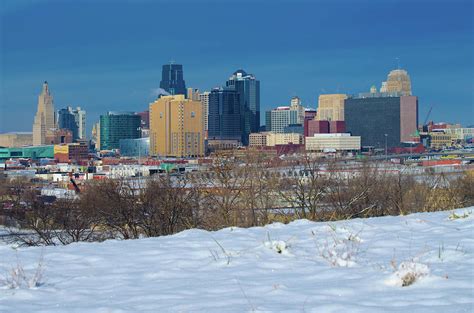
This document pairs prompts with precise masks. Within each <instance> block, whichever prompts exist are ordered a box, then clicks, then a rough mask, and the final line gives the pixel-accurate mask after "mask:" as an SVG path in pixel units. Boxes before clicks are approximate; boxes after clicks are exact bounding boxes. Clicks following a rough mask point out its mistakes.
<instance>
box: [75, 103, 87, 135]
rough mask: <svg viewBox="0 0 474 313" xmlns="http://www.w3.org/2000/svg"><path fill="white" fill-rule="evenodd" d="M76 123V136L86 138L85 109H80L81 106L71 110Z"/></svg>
mask: <svg viewBox="0 0 474 313" xmlns="http://www.w3.org/2000/svg"><path fill="white" fill-rule="evenodd" d="M72 113H73V114H74V118H75V120H76V124H77V126H78V128H79V131H78V137H79V139H82V140H85V139H86V111H85V110H82V109H81V107H77V108H76V109H75V110H72Z"/></svg>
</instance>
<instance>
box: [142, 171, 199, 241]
mask: <svg viewBox="0 0 474 313" xmlns="http://www.w3.org/2000/svg"><path fill="white" fill-rule="evenodd" d="M135 209H136V211H137V214H138V225H139V227H140V229H141V231H143V233H144V235H146V236H148V237H153V236H160V235H169V234H173V233H176V232H179V231H181V230H184V229H188V228H192V227H196V226H198V225H199V224H198V216H197V212H198V211H199V193H198V192H197V190H196V188H194V186H192V184H191V183H190V181H189V179H188V178H187V177H186V176H170V175H168V174H166V175H162V176H159V177H157V178H155V179H152V180H149V181H148V182H147V185H146V187H145V189H144V190H143V191H142V192H141V194H140V195H139V196H138V199H137V201H136V203H135Z"/></svg>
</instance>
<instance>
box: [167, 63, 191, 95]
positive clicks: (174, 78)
mask: <svg viewBox="0 0 474 313" xmlns="http://www.w3.org/2000/svg"><path fill="white" fill-rule="evenodd" d="M160 88H162V89H164V90H165V91H166V92H168V93H169V94H170V95H184V96H186V94H187V90H186V83H185V82H184V77H183V66H182V65H181V64H173V63H171V64H165V65H163V70H162V73H161V82H160Z"/></svg>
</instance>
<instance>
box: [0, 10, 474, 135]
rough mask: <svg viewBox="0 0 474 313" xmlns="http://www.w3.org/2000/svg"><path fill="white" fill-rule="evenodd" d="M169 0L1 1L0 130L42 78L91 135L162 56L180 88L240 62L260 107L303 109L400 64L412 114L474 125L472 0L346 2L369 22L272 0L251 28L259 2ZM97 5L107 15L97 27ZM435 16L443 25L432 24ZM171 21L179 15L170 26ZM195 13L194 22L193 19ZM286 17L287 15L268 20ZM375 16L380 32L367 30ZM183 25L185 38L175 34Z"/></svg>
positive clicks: (26, 124) (149, 77)
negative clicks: (257, 87) (295, 100)
mask: <svg viewBox="0 0 474 313" xmlns="http://www.w3.org/2000/svg"><path fill="white" fill-rule="evenodd" d="M18 3H19V4H18ZM178 3H179V4H173V3H169V2H158V3H156V2H154V3H151V2H149V1H142V2H139V3H138V4H131V3H128V2H117V3H116V4H115V5H114V10H113V12H115V13H111V11H107V9H108V8H109V7H110V3H108V2H103V1H98V3H92V2H89V1H79V3H68V4H64V3H60V2H56V1H20V2H15V1H6V2H2V7H1V15H2V31H1V37H2V48H1V56H2V57H1V62H2V64H1V72H2V74H1V80H2V84H1V89H2V90H1V95H0V99H1V109H0V110H1V111H0V113H1V116H2V118H1V120H0V132H2V133H3V132H10V131H31V130H32V129H31V125H32V122H33V118H34V112H35V106H36V105H37V95H38V94H39V92H40V89H41V83H42V82H43V81H45V80H47V81H48V82H49V83H50V87H51V92H52V94H53V96H54V99H55V107H57V108H62V107H66V106H69V105H70V106H74V107H76V106H80V107H82V108H84V109H85V110H86V111H87V112H88V121H87V122H88V125H87V136H88V137H89V136H90V130H91V128H92V124H93V123H95V122H97V121H98V118H99V115H101V114H105V113H106V112H107V111H109V110H114V111H115V110H117V111H119V110H120V111H122V110H123V111H136V112H140V111H143V110H145V109H147V107H148V105H149V104H150V103H151V102H153V100H154V99H155V94H154V91H155V90H157V89H158V87H159V82H160V79H161V68H162V65H163V64H166V63H169V61H170V60H172V59H173V60H175V61H176V62H177V63H179V64H182V65H183V70H184V79H185V81H186V85H187V86H189V87H193V88H198V89H200V90H201V91H210V90H211V89H212V88H213V87H216V86H219V85H220V84H221V83H222V81H224V80H225V79H226V78H228V76H229V75H230V74H231V73H232V72H234V71H235V70H237V69H240V68H243V69H244V70H245V71H248V72H250V73H253V74H255V75H256V77H257V78H258V79H259V80H260V81H261V111H263V112H264V111H267V110H270V109H272V108H274V107H277V106H280V105H283V104H285V103H288V101H289V100H290V99H291V97H293V96H299V97H300V98H301V99H302V104H303V105H304V106H305V107H312V108H316V107H317V99H318V96H319V94H324V93H346V94H349V95H351V94H357V93H360V92H368V91H369V89H370V87H371V86H372V85H376V87H377V88H380V84H381V82H382V81H384V80H385V79H386V76H387V74H388V73H389V71H390V70H393V69H396V68H397V67H398V64H400V68H403V69H405V70H407V71H408V73H409V74H410V77H411V80H412V88H413V94H414V95H416V96H418V97H419V99H420V114H419V116H420V123H421V122H423V120H424V118H425V116H426V113H427V112H428V110H429V108H430V107H431V106H434V107H433V110H432V113H431V116H430V119H433V120H436V121H445V122H460V123H461V124H463V125H469V124H473V123H474V121H472V116H473V114H472V110H473V108H472V104H473V88H472V87H473V78H472V70H473V55H474V53H473V51H474V48H473V46H474V45H473V41H472V16H471V14H470V13H469V12H472V2H470V1H453V2H449V3H448V2H446V1H445V2H443V1H435V2H432V3H430V10H429V11H428V12H425V11H423V10H424V6H425V5H426V2H425V1H415V2H408V1H401V2H397V3H394V2H387V3H385V4H378V3H375V2H371V1H365V2H361V3H360V7H358V8H356V9H354V10H356V11H357V14H358V16H360V18H361V20H362V19H364V18H365V19H367V18H370V19H369V20H370V22H367V23H362V22H360V23H352V24H351V23H348V20H347V19H350V18H352V13H351V12H346V11H344V10H342V11H340V9H344V6H345V5H347V4H348V2H347V1H338V2H336V3H327V2H321V3H318V4H313V3H309V2H306V1H298V5H295V6H292V5H290V4H289V3H288V2H285V1H281V2H278V3H277V4H276V5H275V8H273V7H274V6H273V5H272V12H273V13H272V15H271V16H269V17H265V18H264V19H266V21H267V23H268V25H269V26H265V27H260V26H259V27H256V28H255V29H253V28H252V27H251V25H253V23H255V22H258V19H257V18H258V16H260V15H261V13H262V12H263V11H264V10H265V8H266V2H264V1H257V2H255V3H254V4H252V9H253V10H251V12H249V13H248V14H247V15H245V16H246V18H248V19H249V20H251V21H253V23H250V24H251V25H247V24H245V23H235V24H238V25H234V24H233V23H230V24H229V25H227V24H222V23H224V22H226V21H233V20H235V19H236V17H238V16H239V14H240V13H242V12H243V10H244V7H246V6H248V5H250V4H249V2H244V4H245V5H243V6H242V7H239V6H236V5H233V4H231V3H225V4H217V3H216V2H213V1H203V2H201V3H200V5H197V4H194V3H192V2H187V1H178ZM183 3H184V4H186V5H185V6H184V9H183ZM178 7H180V8H181V9H180V10H179V12H180V14H181V15H182V17H179V15H178V16H175V17H174V18H176V23H177V24H176V27H174V28H173V30H172V31H171V33H170V34H166V33H163V32H160V31H159V27H158V26H159V25H157V26H155V25H154V23H153V21H152V19H151V16H152V14H151V13H152V12H153V11H154V10H153V9H154V8H155V9H157V10H156V12H160V11H161V10H163V9H165V10H173V9H175V8H178ZM408 9H409V10H408ZM106 12H107V18H108V23H106V25H100V24H99V22H101V16H103V14H105V13H106ZM126 12H129V13H130V14H131V16H132V17H133V18H131V19H130V21H124V20H123V19H121V17H123V16H125V13H126ZM216 12H218V13H219V12H220V13H222V16H218V17H216V20H214V21H204V19H203V18H202V14H201V15H200V13H203V14H204V15H205V16H207V15H209V16H211V15H212V14H213V13H216ZM401 12H403V13H401ZM336 13H337V14H338V15H336ZM422 13H423V14H422ZM441 14H442V15H444V16H446V17H447V18H448V19H449V23H439V24H442V25H438V20H437V17H438V16H440V15H441ZM43 16H52V17H54V18H55V19H54V21H50V20H48V19H44V18H43ZM336 16H337V19H336ZM397 16H402V17H403V23H400V20H399V19H397V18H396V17H397ZM20 17H21V18H20ZM25 17H26V18H25ZM158 17H159V18H160V19H161V20H162V22H163V23H165V22H166V21H169V20H171V19H172V17H170V16H168V15H166V14H158ZM389 17H392V19H390V18H389ZM180 18H182V19H189V21H188V22H187V23H184V24H183V23H181V24H180V23H178V21H179V19H180ZM195 19H199V20H203V21H202V23H201V24H199V25H194V24H193V23H192V22H193V21H194V20H195ZM288 19H293V20H292V23H290V22H288V23H283V25H280V24H279V23H278V22H279V21H280V20H288ZM25 20H28V21H25ZM83 20H87V21H88V24H87V25H86V24H85V23H82V22H81V21H83ZM381 23H383V24H381ZM38 24H41V25H43V27H38V26H37V25H38ZM56 24H60V25H61V27H57V26H55V25H56ZM158 24H159V23H158ZM243 24H245V25H243ZM220 25H226V26H228V28H229V27H230V29H231V30H233V31H235V32H236V33H237V34H239V35H240V36H243V38H244V39H245V40H244V41H243V46H245V47H244V48H243V49H242V48H240V47H239V45H235V44H231V41H229V40H228V39H227V38H225V37H224V35H223V34H224V33H223V30H222V29H220V28H219V26H220ZM349 25H351V27H348V26H349ZM381 25H383V30H376V28H377V27H379V26H381ZM20 26H21V27H22V28H20ZM270 26H271V27H270ZM59 28H61V29H59ZM394 28H396V29H394ZM194 33H195V34H196V35H195V36H193V34H194ZM185 34H189V36H188V37H187V38H189V39H186V40H181V42H180V41H178V40H177V38H178V37H179V38H181V39H182V38H184V37H182V36H184V35H185ZM244 35H245V36H244ZM180 36H181V37H180ZM219 36H221V37H219ZM123 42H127V43H128V44H127V45H123ZM183 42H185V43H183ZM32 47H35V48H36V49H32ZM119 48H121V49H119ZM186 49H188V50H186ZM125 56H128V58H126V59H125ZM124 60H125V61H124ZM7 115H8V118H6V116H7ZM260 123H261V124H263V123H264V121H263V118H262V117H261V119H260Z"/></svg>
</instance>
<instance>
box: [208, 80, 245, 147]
mask: <svg viewBox="0 0 474 313" xmlns="http://www.w3.org/2000/svg"><path fill="white" fill-rule="evenodd" d="M240 109H241V107H240V101H239V94H238V93H237V92H236V91H235V90H234V89H233V88H227V87H221V88H214V89H213V90H212V91H211V93H210V94H209V113H208V114H209V116H208V139H211V140H212V139H218V140H227V139H232V140H239V141H241V142H242V127H241V122H240V120H241V111H240Z"/></svg>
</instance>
